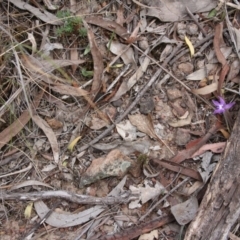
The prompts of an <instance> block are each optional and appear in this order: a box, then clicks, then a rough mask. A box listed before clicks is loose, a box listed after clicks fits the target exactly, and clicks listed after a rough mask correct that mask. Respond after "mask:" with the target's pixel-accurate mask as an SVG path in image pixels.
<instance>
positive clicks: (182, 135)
mask: <svg viewBox="0 0 240 240" xmlns="http://www.w3.org/2000/svg"><path fill="white" fill-rule="evenodd" d="M190 138H191V135H190V133H189V131H188V130H186V129H184V128H178V129H177V132H176V138H175V143H176V144H177V145H178V146H184V145H186V144H187V143H188V142H189V141H190Z"/></svg>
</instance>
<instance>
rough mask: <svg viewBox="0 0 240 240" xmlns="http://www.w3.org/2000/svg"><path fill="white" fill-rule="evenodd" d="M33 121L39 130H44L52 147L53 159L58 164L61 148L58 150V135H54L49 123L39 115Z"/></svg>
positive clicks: (33, 117)
mask: <svg viewBox="0 0 240 240" xmlns="http://www.w3.org/2000/svg"><path fill="white" fill-rule="evenodd" d="M32 120H33V121H34V122H35V123H36V124H37V126H38V127H39V128H41V129H42V130H43V132H44V133H45V135H46V136H47V138H48V141H49V143H50V145H51V148H52V151H53V158H54V161H55V162H56V163H58V161H59V148H58V142H57V138H56V135H55V134H54V132H53V130H52V129H51V128H50V126H49V125H48V123H47V122H46V121H45V120H43V119H42V118H41V117H39V116H38V115H34V116H32Z"/></svg>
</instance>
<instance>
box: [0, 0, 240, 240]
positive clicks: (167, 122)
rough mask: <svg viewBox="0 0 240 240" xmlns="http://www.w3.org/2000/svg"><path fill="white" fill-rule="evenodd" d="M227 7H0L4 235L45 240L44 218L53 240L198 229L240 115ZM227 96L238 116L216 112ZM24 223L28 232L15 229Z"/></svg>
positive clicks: (233, 20) (228, 110)
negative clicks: (203, 201)
mask: <svg viewBox="0 0 240 240" xmlns="http://www.w3.org/2000/svg"><path fill="white" fill-rule="evenodd" d="M160 3H161V4H160ZM159 4H160V5H159ZM229 4H230V3H228V4H227V6H228V7H227V8H226V17H225V18H224V19H220V18H219V19H218V20H219V21H218V22H214V21H213V19H211V18H208V13H209V12H210V11H211V10H212V9H215V11H220V12H219V13H221V11H223V10H224V9H217V8H216V6H217V1H209V0H204V1H202V2H201V3H198V4H193V3H192V1H188V2H187V3H186V1H180V2H179V5H178V6H176V5H175V4H174V3H173V2H167V1H151V3H147V4H146V3H145V2H144V1H143V2H140V1H136V0H134V1H132V2H131V3H130V2H129V1H116V2H112V1H105V2H100V1H99V2H95V1H90V2H88V1H85V2H83V1H80V2H77V1H71V4H69V5H68V3H64V4H63V6H57V5H55V4H53V2H52V1H43V2H40V3H39V1H38V2H35V1H30V2H29V3H28V2H27V3H25V2H24V1H10V2H9V5H7V4H6V3H5V2H1V3H0V7H1V8H2V11H3V12H4V13H5V15H6V16H9V17H8V20H7V19H5V18H3V19H2V20H1V21H2V24H1V25H0V26H1V30H2V35H3V37H2V38H1V40H0V41H1V52H2V53H3V54H1V57H0V64H1V65H0V74H1V76H3V77H2V79H1V85H2V88H1V99H2V103H3V104H2V106H1V108H0V116H1V121H0V139H1V140H0V141H1V142H0V148H1V152H0V154H1V160H0V163H1V164H0V172H1V173H0V180H1V190H0V191H1V196H2V198H3V200H4V201H3V203H2V204H1V205H0V209H5V210H4V211H5V216H4V217H3V220H2V222H3V224H2V226H3V227H0V229H1V231H0V234H1V235H0V236H1V238H2V237H4V236H8V237H10V238H11V239H14V237H15V236H17V238H20V237H24V236H28V237H29V236H34V237H35V238H38V239H44V237H43V236H42V237H40V235H42V232H43V231H45V229H44V227H43V226H42V225H41V223H43V222H45V224H46V225H47V226H48V228H49V229H51V231H52V234H53V237H55V238H57V239H77V236H81V237H82V239H93V238H94V239H104V237H105V235H109V234H112V235H111V236H110V237H112V238H109V239H133V238H136V237H139V236H140V237H139V239H154V238H158V237H163V233H162V231H161V229H162V225H164V224H169V222H172V221H174V220H176V221H177V222H178V223H179V224H180V225H185V224H187V223H189V222H191V220H192V219H193V218H194V217H195V215H196V213H197V211H198V200H197V199H196V198H195V196H196V194H197V192H198V191H200V190H201V189H202V188H204V186H207V185H208V180H209V178H211V174H212V172H213V171H214V169H215V167H216V164H217V162H218V161H219V154H221V153H223V152H224V149H225V147H226V144H227V143H226V139H227V138H229V136H230V135H231V131H232V126H233V124H234V119H235V118H236V114H237V111H238V110H239V107H238V104H237V103H238V102H239V93H238V90H239V81H238V78H239V56H238V50H239V25H238V24H237V22H238V18H237V11H236V10H233V11H230V9H235V8H234V6H233V5H231V4H230V5H229ZM160 6H161V7H160ZM46 9H47V10H46ZM164 9H165V10H164ZM199 9H201V11H200V10H199ZM56 11H68V18H70V19H72V21H66V19H60V18H58V17H57V15H58V14H57V13H56ZM16 12H17V13H18V14H17V15H16ZM163 12H164V13H165V14H162V13H163ZM103 13H104V15H103ZM173 13H174V14H173ZM193 13H194V14H195V15H193ZM13 14H15V15H14V16H15V17H13ZM186 16H188V18H186ZM219 16H220V15H217V16H216V18H218V17H219ZM229 17H230V18H229ZM79 18H81V21H79ZM159 20H161V21H162V22H159ZM176 20H177V22H176ZM80 22H81V23H80ZM173 22H175V23H174V24H173ZM224 22H226V24H224ZM19 23H20V24H21V28H19V27H18V25H19ZM79 24H82V25H81V26H80V25H79ZM225 26H227V27H225ZM59 28H61V29H64V31H62V34H60V35H58V34H57V32H58V29H59ZM224 28H225V29H224ZM79 29H81V31H79ZM226 29H228V31H229V34H230V38H226V37H225V33H226ZM69 31H70V34H69ZM64 33H65V34H64ZM231 42H232V43H233V44H231ZM23 43H24V44H23ZM233 48H235V51H234V50H233ZM13 50H14V51H15V54H18V57H19V59H20V61H19V63H20V65H21V66H20V67H21V72H22V75H23V76H22V77H20V76H18V74H19V71H16V70H19V69H17V63H15V61H16V60H15V58H14V57H13V56H14V55H13V54H14V52H13ZM91 77H92V79H91ZM21 78H22V79H23V81H24V82H23V83H24V85H22V84H20V81H19V79H21ZM26 93H27V94H26ZM26 96H27V97H26ZM219 99H222V100H221V101H224V104H225V105H226V106H229V107H225V108H224V109H223V110H222V109H221V114H217V115H215V114H214V112H215V113H216V112H217V111H218V112H219V111H220V107H221V106H220V104H221V101H219ZM217 100H218V101H219V102H217ZM28 101H30V104H28ZM233 103H235V104H233ZM229 104H230V105H231V107H230V105H229ZM225 105H224V106H225ZM181 138H182V139H181ZM183 138H184V139H183ZM183 140H184V141H183ZM20 153H21V154H20ZM14 154H19V155H14ZM16 156H18V157H16ZM183 162H184V163H183ZM183 164H184V165H183ZM121 180H122V181H121ZM119 182H120V183H119ZM49 187H50V188H54V189H55V190H59V191H62V192H58V191H56V192H55V194H53V193H52V192H50V191H49V189H48V188H49ZM10 190H11V191H10ZM176 190H177V191H176ZM46 194H49V197H48V198H45V197H44V196H46ZM51 194H52V195H51ZM68 194H70V195H68ZM71 194H73V195H71ZM75 194H76V195H75ZM80 195H81V196H83V198H84V199H87V201H88V203H90V202H92V204H93V205H96V206H90V204H84V205H83V203H82V202H81V203H80V202H79V201H78V199H77V197H79V196H80ZM67 196H71V199H70V198H68V197H67ZM183 196H185V199H184V197H183ZM95 197H97V198H95ZM186 197H187V198H186ZM27 199H28V200H30V201H31V202H30V203H29V204H27V202H26V200H27ZM56 199H59V200H58V201H56ZM19 200H20V201H19ZM36 200H38V201H36ZM101 201H103V203H104V201H108V202H105V203H107V204H103V205H97V203H99V202H101ZM33 202H34V204H33ZM70 202H71V204H70ZM5 203H6V204H5ZM120 203H121V204H120ZM92 204H91V205H92ZM129 204H130V205H129ZM8 206H11V208H10V207H8ZM110 206H111V207H110ZM130 206H131V207H130ZM136 207H137V210H138V211H136V209H135V208H136ZM33 208H34V209H35V211H36V212H34V211H32V210H33ZM126 210H127V211H126ZM15 212H18V214H15ZM106 215H108V216H106ZM172 215H173V216H174V217H173V216H172ZM1 216H2V215H1ZM147 216H148V218H149V219H148V220H145V221H144V222H142V220H143V219H145V218H146V217H147ZM139 217H140V220H139ZM20 219H21V221H23V222H24V231H20V230H19V228H16V229H14V230H13V231H10V229H9V222H11V223H12V224H15V226H16V227H17V225H16V222H19V221H20ZM136 223H137V224H139V226H141V231H140V228H138V229H136V228H134V227H131V225H132V224H136ZM84 224H87V226H86V228H85V229H83V225H84ZM117 224H118V225H117ZM113 225H114V226H116V227H112V226H113ZM5 226H6V227H5ZM120 226H121V227H120ZM54 227H55V228H57V229H60V230H61V229H62V228H65V230H64V231H65V232H61V231H56V230H54ZM72 227H74V228H72ZM121 229H124V232H121V231H120V230H121ZM156 229H157V230H160V231H156ZM70 232H71V234H70ZM72 232H73V233H72ZM147 232H150V233H149V235H144V234H143V233H147ZM126 233H127V235H126ZM13 234H15V235H14V237H13ZM44 234H45V235H46V236H47V233H44ZM44 234H43V235H44ZM60 234H61V236H60ZM114 234H117V235H114ZM167 234H168V233H167ZM171 234H172V235H171V236H174V237H175V238H173V239H176V238H177V236H178V234H179V232H172V233H171ZM70 236H71V237H70ZM69 237H70V238H69ZM164 237H166V233H165V235H164ZM167 237H170V234H169V236H167ZM3 239H4V238H3Z"/></svg>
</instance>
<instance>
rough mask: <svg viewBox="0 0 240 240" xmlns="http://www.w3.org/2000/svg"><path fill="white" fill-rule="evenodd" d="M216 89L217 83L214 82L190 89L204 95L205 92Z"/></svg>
mask: <svg viewBox="0 0 240 240" xmlns="http://www.w3.org/2000/svg"><path fill="white" fill-rule="evenodd" d="M217 89H218V83H217V82H214V83H211V84H209V85H207V86H206V87H202V88H199V89H192V92H193V93H195V94H199V95H206V94H209V93H212V92H214V91H216V90H217Z"/></svg>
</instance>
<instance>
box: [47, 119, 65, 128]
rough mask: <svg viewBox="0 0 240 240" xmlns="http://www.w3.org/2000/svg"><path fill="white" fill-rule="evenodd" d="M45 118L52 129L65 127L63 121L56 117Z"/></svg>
mask: <svg viewBox="0 0 240 240" xmlns="http://www.w3.org/2000/svg"><path fill="white" fill-rule="evenodd" d="M45 120H46V121H47V123H48V125H49V126H50V127H51V128H52V129H59V128H61V127H63V123H62V122H60V121H58V120H57V119H56V118H45Z"/></svg>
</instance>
